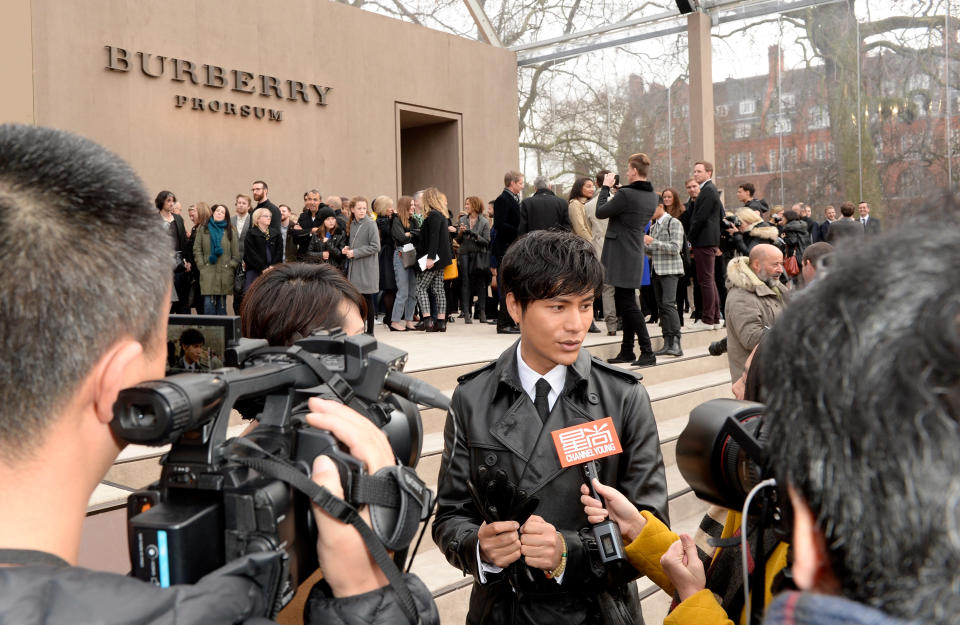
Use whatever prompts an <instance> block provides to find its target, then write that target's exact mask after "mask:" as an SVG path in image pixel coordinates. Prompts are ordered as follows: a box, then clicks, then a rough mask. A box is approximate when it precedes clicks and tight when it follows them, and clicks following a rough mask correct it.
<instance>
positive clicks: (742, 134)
mask: <svg viewBox="0 0 960 625" xmlns="http://www.w3.org/2000/svg"><path fill="white" fill-rule="evenodd" d="M733 136H734V137H736V138H737V139H746V138H747V137H749V136H750V124H737V127H736V128H734V130H733Z"/></svg>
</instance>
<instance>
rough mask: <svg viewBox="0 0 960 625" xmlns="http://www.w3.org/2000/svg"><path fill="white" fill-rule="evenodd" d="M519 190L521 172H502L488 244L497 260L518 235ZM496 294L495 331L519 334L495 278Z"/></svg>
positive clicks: (521, 185) (520, 189)
mask: <svg viewBox="0 0 960 625" xmlns="http://www.w3.org/2000/svg"><path fill="white" fill-rule="evenodd" d="M521 191H523V174H521V173H520V172H519V171H516V170H510V171H508V172H507V173H506V174H504V176H503V192H502V193H501V194H500V196H499V197H498V198H497V199H495V200H494V201H493V228H494V229H495V231H496V236H495V237H494V239H493V243H492V244H491V246H490V254H491V255H492V256H493V257H494V258H496V259H497V260H498V261H499V259H501V258H503V256H504V254H506V253H507V248H508V247H510V244H511V243H513V242H514V241H515V240H516V239H517V236H518V229H519V227H520V192H521ZM497 294H498V295H499V299H500V310H499V311H498V312H497V333H498V334H520V329H519V328H518V327H517V325H516V324H515V323H513V319H511V318H510V314H509V313H508V312H507V306H506V304H505V303H504V301H503V298H504V296H505V293H504V292H503V289H502V288H500V281H499V280H497Z"/></svg>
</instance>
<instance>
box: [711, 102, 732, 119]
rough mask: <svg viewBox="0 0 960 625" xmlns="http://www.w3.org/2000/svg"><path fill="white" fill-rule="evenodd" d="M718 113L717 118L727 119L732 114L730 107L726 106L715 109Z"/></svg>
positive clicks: (722, 105)
mask: <svg viewBox="0 0 960 625" xmlns="http://www.w3.org/2000/svg"><path fill="white" fill-rule="evenodd" d="M714 110H715V111H716V113H717V117H726V116H727V115H729V114H730V107H729V106H727V105H726V104H721V105H719V106H717V107H716V108H715V109H714Z"/></svg>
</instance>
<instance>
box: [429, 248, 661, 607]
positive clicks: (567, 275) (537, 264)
mask: <svg viewBox="0 0 960 625" xmlns="http://www.w3.org/2000/svg"><path fill="white" fill-rule="evenodd" d="M500 269H501V273H500V276H501V278H502V280H503V288H504V289H505V290H506V292H507V295H506V301H507V306H508V307H509V309H510V314H511V315H512V316H513V317H514V319H516V321H517V323H518V324H519V326H520V340H519V341H517V342H516V343H514V344H513V345H512V346H510V347H509V348H508V349H507V350H505V351H504V352H503V354H501V355H500V357H499V358H498V359H497V360H496V362H493V363H491V364H489V365H487V366H485V367H483V368H481V369H479V370H477V371H475V372H473V373H469V374H467V375H465V376H463V377H461V378H460V384H459V385H458V386H457V388H456V389H455V390H454V392H453V399H452V400H451V409H450V411H449V413H448V415H447V422H446V426H445V427H444V454H443V457H442V459H441V466H440V477H439V481H438V483H437V487H438V493H437V501H438V506H437V515H436V518H435V521H434V523H433V537H434V541H435V542H436V543H437V545H438V546H439V547H440V549H441V550H442V551H443V552H444V554H445V555H446V557H447V560H448V561H449V562H450V563H451V564H452V565H454V566H455V567H457V568H459V569H460V570H462V571H464V573H468V574H470V575H472V576H473V578H474V583H473V591H472V595H471V598H470V609H469V612H468V613H467V618H466V622H467V623H468V624H470V625H476V624H479V623H484V624H491V625H500V624H504V623H557V624H561V623H571V624H578V625H579V624H589V625H593V624H599V623H601V622H603V618H604V617H603V616H602V615H601V613H602V608H601V602H600V601H599V599H598V597H599V595H600V594H602V593H609V594H608V595H606V596H607V598H608V599H610V600H612V602H613V604H614V605H615V606H616V607H617V608H619V609H620V610H626V611H627V612H629V613H639V602H638V601H637V599H638V597H637V595H636V589H635V585H633V584H628V582H630V581H631V580H632V578H633V577H634V576H635V575H636V571H635V570H633V568H632V567H625V568H621V567H620V566H618V565H613V566H611V567H609V568H606V569H605V568H604V567H603V566H602V565H600V563H599V561H598V560H597V559H596V557H597V555H598V554H597V553H596V552H595V551H592V550H591V547H590V541H589V540H588V539H587V534H588V533H589V532H586V533H585V532H584V531H583V530H586V529H587V528H588V527H589V526H588V523H587V519H586V516H585V514H584V512H583V507H582V506H580V505H579V504H578V501H577V498H578V496H579V492H580V484H582V483H583V472H582V470H581V468H580V467H579V466H571V467H568V468H566V469H563V468H561V466H560V463H559V461H558V458H557V456H556V451H555V450H554V447H553V443H552V442H551V440H550V432H552V431H555V430H557V429H560V428H563V427H566V426H570V425H574V424H577V423H582V422H583V421H584V420H594V419H603V418H605V417H608V416H609V417H611V418H612V419H613V422H614V429H615V430H616V432H617V434H618V436H619V439H620V441H621V443H622V444H623V453H621V454H617V455H613V456H609V457H606V458H603V459H601V460H599V461H597V462H598V465H599V473H600V475H601V478H600V479H601V480H605V481H609V482H610V483H612V484H616V487H617V488H618V489H619V490H621V492H623V493H624V494H625V495H626V496H627V498H628V499H629V500H630V501H631V502H633V503H634V505H636V506H637V507H639V508H640V509H642V510H647V511H650V512H652V513H653V514H655V515H656V516H657V517H659V518H661V519H662V520H664V522H667V521H668V519H667V503H666V494H667V493H666V480H665V472H664V468H663V461H662V458H661V455H660V447H659V440H658V439H659V437H658V435H657V429H656V423H655V421H654V418H653V411H652V409H651V407H650V400H649V397H648V396H647V393H646V391H645V390H644V388H643V386H642V385H641V384H639V382H638V381H637V379H636V377H635V376H633V375H632V374H630V373H629V372H627V371H623V370H622V369H619V368H617V367H611V366H609V365H607V364H606V363H603V362H601V361H600V360H598V359H596V358H593V357H591V356H590V354H589V352H587V351H586V350H584V349H582V345H583V340H584V338H585V337H586V335H587V328H589V327H590V322H591V319H592V318H593V300H594V296H595V295H596V290H597V289H598V288H599V286H600V284H601V282H602V280H603V266H602V265H601V264H600V262H599V261H598V260H597V257H596V255H595V254H594V252H593V248H592V246H591V245H590V243H588V242H587V241H585V240H583V239H582V238H580V237H578V236H576V235H575V234H573V233H571V232H558V231H549V230H538V231H536V232H531V233H530V234H528V235H526V236H524V237H521V238H519V239H517V241H516V242H515V243H514V244H513V245H512V246H511V247H510V250H509V251H508V252H507V255H506V257H505V258H504V259H503V260H502V262H501V264H500ZM498 472H502V473H503V477H504V482H507V481H509V482H510V483H512V484H513V485H515V488H519V489H522V490H523V491H524V492H525V493H526V495H528V496H531V497H536V498H537V500H538V501H537V505H536V507H535V508H533V509H532V514H531V516H529V518H521V519H519V520H509V518H506V519H502V520H499V521H496V520H494V519H492V518H490V517H489V516H487V515H485V513H484V512H482V511H481V510H480V509H478V508H477V505H481V506H483V502H482V501H481V502H479V504H475V503H474V500H473V499H472V498H471V495H470V493H469V491H468V487H467V481H468V480H469V481H470V482H472V483H473V484H478V485H481V484H483V481H482V479H483V478H482V477H481V476H482V475H491V476H492V475H494V474H497V473H498ZM504 513H505V514H509V512H508V511H504ZM521 558H522V559H521ZM627 569H629V570H627Z"/></svg>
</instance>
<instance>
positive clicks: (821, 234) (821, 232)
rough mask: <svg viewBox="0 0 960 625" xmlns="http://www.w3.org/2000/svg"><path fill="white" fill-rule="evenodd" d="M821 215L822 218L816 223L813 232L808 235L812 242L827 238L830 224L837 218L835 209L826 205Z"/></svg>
mask: <svg viewBox="0 0 960 625" xmlns="http://www.w3.org/2000/svg"><path fill="white" fill-rule="evenodd" d="M823 216H824V220H823V221H822V222H820V223H819V224H817V227H816V228H814V229H813V234H812V235H811V237H810V240H811V241H812V242H813V243H819V242H820V241H826V240H827V233H829V232H830V224H832V223H833V222H835V221H836V220H837V209H835V208H834V207H833V206H830V205H827V207H826V208H825V209H823Z"/></svg>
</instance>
